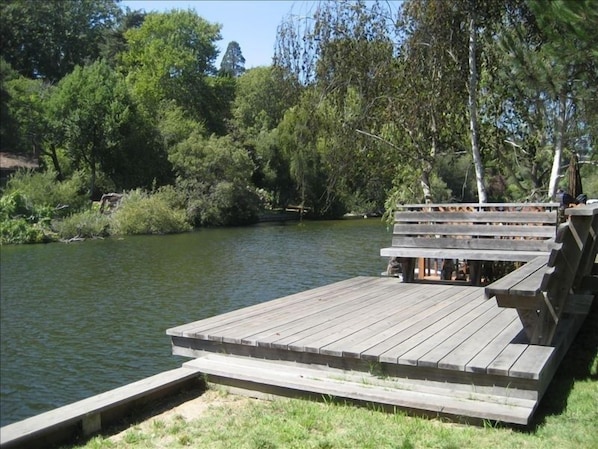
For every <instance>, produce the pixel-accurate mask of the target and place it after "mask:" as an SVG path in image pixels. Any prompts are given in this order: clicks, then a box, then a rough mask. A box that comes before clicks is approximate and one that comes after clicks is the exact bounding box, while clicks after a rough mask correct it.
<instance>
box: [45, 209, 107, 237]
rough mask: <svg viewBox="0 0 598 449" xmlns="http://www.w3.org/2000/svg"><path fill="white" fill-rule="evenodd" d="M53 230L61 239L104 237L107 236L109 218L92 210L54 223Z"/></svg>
mask: <svg viewBox="0 0 598 449" xmlns="http://www.w3.org/2000/svg"><path fill="white" fill-rule="evenodd" d="M54 228H55V229H56V231H57V233H58V235H59V236H60V238H62V239H72V238H76V237H78V238H98V237H106V236H108V235H109V230H110V217H108V216H107V215H103V214H101V213H100V212H99V211H97V210H93V209H92V210H87V211H84V212H79V213H76V214H73V215H71V216H69V217H67V218H65V219H63V220H61V221H56V222H54Z"/></svg>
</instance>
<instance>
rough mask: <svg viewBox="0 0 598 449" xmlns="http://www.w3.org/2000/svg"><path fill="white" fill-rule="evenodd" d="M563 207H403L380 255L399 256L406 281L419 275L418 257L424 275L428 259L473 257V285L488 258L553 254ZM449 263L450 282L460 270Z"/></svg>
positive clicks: (505, 259) (513, 259) (514, 259)
mask: <svg viewBox="0 0 598 449" xmlns="http://www.w3.org/2000/svg"><path fill="white" fill-rule="evenodd" d="M558 207H559V205H558V203H484V204H478V203H475V204H408V205H400V206H398V208H397V211H396V212H395V214H394V227H393V237H392V243H391V246H390V247H387V248H382V249H381V250H380V255H381V256H383V257H389V258H394V259H398V261H399V262H400V263H401V264H402V272H403V280H404V281H406V282H411V281H412V280H413V279H414V275H413V272H414V269H415V260H416V259H419V260H420V267H419V273H420V277H421V273H422V272H423V271H424V270H422V268H423V267H424V266H425V263H424V262H423V261H424V260H425V259H429V260H433V259H436V260H452V261H454V260H460V261H467V262H468V270H469V273H470V278H469V280H470V283H472V284H476V285H478V284H479V283H480V282H481V280H482V279H481V277H480V276H481V265H482V262H484V261H490V262H529V261H531V260H534V259H535V258H536V257H538V256H542V257H548V256H549V254H550V252H551V250H552V249H553V247H554V237H555V233H556V229H557V224H558V219H559V217H558ZM394 262H396V261H393V263H394ZM469 262H473V263H469ZM422 263H423V265H421V264H422ZM444 267H447V269H446V270H444V271H443V273H444V277H443V279H445V278H446V280H450V279H448V278H449V277H450V273H451V271H454V270H452V269H451V268H450V265H447V264H444Z"/></svg>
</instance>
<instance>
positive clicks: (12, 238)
mask: <svg viewBox="0 0 598 449" xmlns="http://www.w3.org/2000/svg"><path fill="white" fill-rule="evenodd" d="M51 240H52V239H51V237H50V235H48V234H47V233H46V230H45V229H43V227H42V226H41V225H40V224H39V223H31V222H29V221H27V220H26V219H25V218H12V219H9V220H2V222H0V244H2V245H6V244H11V243H44V242H49V241H51Z"/></svg>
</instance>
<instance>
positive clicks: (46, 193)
mask: <svg viewBox="0 0 598 449" xmlns="http://www.w3.org/2000/svg"><path fill="white" fill-rule="evenodd" d="M83 182H84V180H83V179H82V178H81V177H80V176H74V177H73V178H71V179H69V180H67V181H62V182H59V181H57V180H56V173H55V172H54V171H53V170H48V171H45V172H34V171H31V170H19V171H18V172H16V173H15V174H14V175H13V176H11V178H10V179H9V180H8V182H7V184H6V189H5V194H12V193H15V192H18V193H19V194H20V195H22V196H23V197H24V198H25V199H26V202H27V204H28V207H29V208H30V209H34V208H40V207H47V208H50V209H53V210H54V215H57V216H65V215H67V214H70V213H73V212H74V211H78V210H81V209H82V208H83V207H84V206H85V205H86V203H87V198H86V196H85V195H83V194H82V193H81V192H84V189H85V187H84V185H83Z"/></svg>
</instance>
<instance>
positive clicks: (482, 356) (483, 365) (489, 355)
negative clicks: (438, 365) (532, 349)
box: [465, 309, 525, 374]
mask: <svg viewBox="0 0 598 449" xmlns="http://www.w3.org/2000/svg"><path fill="white" fill-rule="evenodd" d="M505 312H507V313H509V314H510V315H511V317H512V321H511V323H510V324H509V325H508V326H507V327H505V328H504V329H503V331H502V332H501V333H499V334H498V335H497V336H496V337H495V338H494V339H492V340H491V341H490V342H488V343H487V344H486V346H485V347H484V348H483V349H482V350H481V351H480V352H478V353H477V354H476V356H475V357H474V358H473V359H471V360H470V361H469V362H468V363H467V366H466V367H465V371H467V372H472V373H489V372H488V368H489V367H490V365H491V364H492V362H494V360H495V359H496V358H497V356H498V355H499V354H501V353H502V352H503V351H504V350H505V349H506V347H507V346H509V345H510V344H516V343H520V342H522V341H523V338H525V337H524V335H523V328H522V325H521V322H520V321H519V317H518V315H517V313H516V312H515V310H511V309H505ZM507 373H508V371H507ZM503 374H504V373H503Z"/></svg>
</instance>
